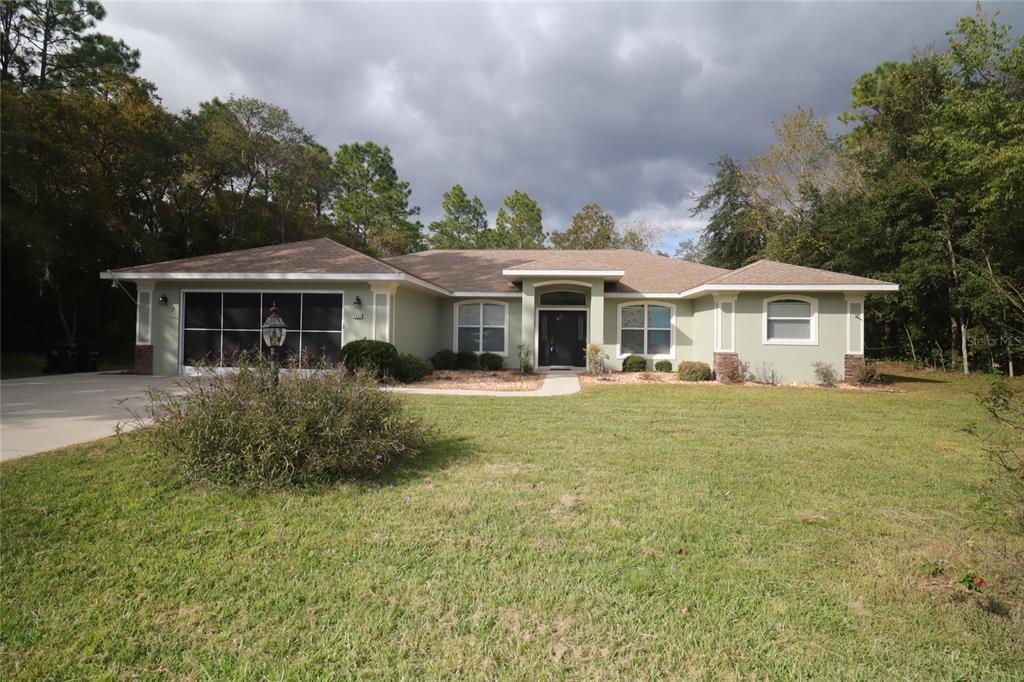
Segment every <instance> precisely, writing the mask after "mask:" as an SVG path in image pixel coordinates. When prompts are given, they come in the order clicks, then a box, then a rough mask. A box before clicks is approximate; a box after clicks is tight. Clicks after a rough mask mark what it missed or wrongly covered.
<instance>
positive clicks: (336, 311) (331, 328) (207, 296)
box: [182, 291, 344, 366]
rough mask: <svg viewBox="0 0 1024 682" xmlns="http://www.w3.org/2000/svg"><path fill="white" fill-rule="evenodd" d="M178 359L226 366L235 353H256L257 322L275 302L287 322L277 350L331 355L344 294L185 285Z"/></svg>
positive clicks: (336, 346)
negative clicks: (220, 289)
mask: <svg viewBox="0 0 1024 682" xmlns="http://www.w3.org/2000/svg"><path fill="white" fill-rule="evenodd" d="M184 299H185V300H184V305H183V309H184V311H183V312H184V314H183V315H182V324H183V325H184V327H183V330H182V364H184V365H188V366H195V365H197V364H205V365H214V366H231V365H232V364H233V363H234V362H235V361H236V360H237V358H238V356H239V354H240V353H243V352H247V353H262V352H265V351H266V347H265V346H264V345H263V338H262V334H261V333H260V326H261V325H262V324H263V320H265V319H266V317H267V315H268V314H269V312H270V306H272V305H275V304H276V305H277V309H278V314H279V315H280V316H281V319H283V320H284V323H285V324H286V325H287V326H288V336H287V337H286V338H285V345H284V347H283V348H282V349H281V353H282V356H284V357H286V358H287V357H288V356H295V355H297V354H298V353H299V351H300V350H301V351H302V352H303V354H302V357H303V358H308V359H315V360H321V359H323V360H327V361H331V362H333V361H336V360H337V359H338V351H339V350H341V344H342V306H343V304H344V295H343V294H342V293H341V292H335V293H297V292H296V293H292V292H285V293H281V292H273V293H256V292H231V291H223V292H218V291H187V292H185V293H184Z"/></svg>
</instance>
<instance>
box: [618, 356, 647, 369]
mask: <svg viewBox="0 0 1024 682" xmlns="http://www.w3.org/2000/svg"><path fill="white" fill-rule="evenodd" d="M622 371H623V372H646V371H647V358H645V357H643V356H642V355H629V356H627V357H626V359H625V360H623V361H622Z"/></svg>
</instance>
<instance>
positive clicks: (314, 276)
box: [100, 270, 452, 295]
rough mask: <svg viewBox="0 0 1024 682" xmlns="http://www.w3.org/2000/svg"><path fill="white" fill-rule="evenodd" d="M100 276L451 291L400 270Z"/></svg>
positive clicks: (110, 273) (108, 273)
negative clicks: (395, 286) (363, 284)
mask: <svg viewBox="0 0 1024 682" xmlns="http://www.w3.org/2000/svg"><path fill="white" fill-rule="evenodd" d="M100 279H123V280H128V281H141V280H148V279H158V280H210V281H232V280H237V281H245V280H263V281H268V282H270V281H275V280H283V281H311V282H408V283H409V284H415V285H417V286H421V287H423V288H425V289H430V290H431V291H436V292H438V293H441V294H446V295H451V293H452V292H450V291H448V290H447V289H444V288H442V287H439V286H437V285H436V284H431V283H430V282H428V281H426V280H423V279H420V278H419V277H416V276H414V275H409V274H405V273H401V272H396V273H390V272H113V271H110V270H106V271H104V272H101V273H100Z"/></svg>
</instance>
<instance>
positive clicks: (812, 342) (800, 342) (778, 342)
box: [761, 294, 818, 346]
mask: <svg viewBox="0 0 1024 682" xmlns="http://www.w3.org/2000/svg"><path fill="white" fill-rule="evenodd" d="M774 301H803V302H804V303H809V304H810V306H811V318H810V319H811V324H810V332H811V338H809V339H769V338H768V304H769V303H772V302H774ZM772 319H776V320H786V319H792V320H806V319H807V318H805V317H792V318H786V317H776V318H772ZM761 343H762V344H764V345H766V346H817V345H818V299H816V298H811V297H810V296H800V295H799V294H785V295H782V296H771V297H769V298H766V299H764V302H763V303H762V310H761Z"/></svg>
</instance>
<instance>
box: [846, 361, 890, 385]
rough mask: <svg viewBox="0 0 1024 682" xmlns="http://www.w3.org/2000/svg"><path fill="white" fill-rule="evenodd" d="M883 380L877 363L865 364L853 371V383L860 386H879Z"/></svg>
mask: <svg viewBox="0 0 1024 682" xmlns="http://www.w3.org/2000/svg"><path fill="white" fill-rule="evenodd" d="M884 380H885V377H884V376H882V370H881V369H879V367H878V363H877V362H865V363H864V364H863V365H858V366H857V367H856V368H855V369H854V370H853V383H855V384H859V385H861V386H866V385H868V384H880V383H882V382H883V381H884Z"/></svg>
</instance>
